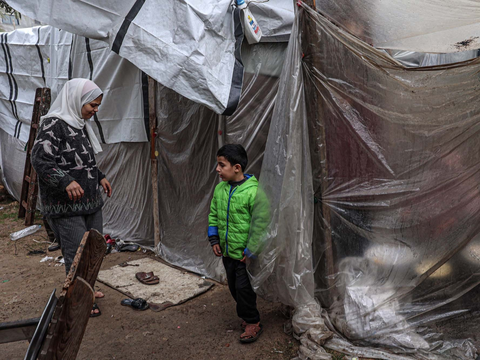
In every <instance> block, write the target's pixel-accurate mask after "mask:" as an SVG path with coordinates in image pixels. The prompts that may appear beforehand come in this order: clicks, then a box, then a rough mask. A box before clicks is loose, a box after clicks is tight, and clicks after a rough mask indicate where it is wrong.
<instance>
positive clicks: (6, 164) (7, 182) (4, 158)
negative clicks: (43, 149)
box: [0, 129, 26, 199]
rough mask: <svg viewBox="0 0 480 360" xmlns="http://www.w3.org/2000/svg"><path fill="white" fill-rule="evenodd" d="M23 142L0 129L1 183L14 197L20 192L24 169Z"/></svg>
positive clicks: (18, 197)
mask: <svg viewBox="0 0 480 360" xmlns="http://www.w3.org/2000/svg"><path fill="white" fill-rule="evenodd" d="M25 158H26V152H25V143H24V142H22V141H20V140H18V139H17V138H15V137H13V136H11V135H9V134H8V133H7V132H5V131H4V130H3V129H0V173H1V175H2V178H1V180H2V184H3V185H4V186H5V188H6V189H7V191H8V192H9V193H10V194H11V195H12V196H14V197H15V198H16V199H20V194H21V193H22V177H23V172H24V170H25Z"/></svg>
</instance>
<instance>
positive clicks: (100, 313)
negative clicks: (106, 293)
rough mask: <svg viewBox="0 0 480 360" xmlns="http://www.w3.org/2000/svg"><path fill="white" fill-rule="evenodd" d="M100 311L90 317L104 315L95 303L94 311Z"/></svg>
mask: <svg viewBox="0 0 480 360" xmlns="http://www.w3.org/2000/svg"><path fill="white" fill-rule="evenodd" d="M95 310H98V312H91V313H90V317H97V316H100V315H102V312H101V311H100V308H99V307H98V305H97V303H93V307H92V311H95Z"/></svg>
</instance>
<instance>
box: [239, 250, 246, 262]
mask: <svg viewBox="0 0 480 360" xmlns="http://www.w3.org/2000/svg"><path fill="white" fill-rule="evenodd" d="M242 254H243V259H242V260H240V262H243V263H244V262H245V261H247V256H246V255H245V251H243V252H242Z"/></svg>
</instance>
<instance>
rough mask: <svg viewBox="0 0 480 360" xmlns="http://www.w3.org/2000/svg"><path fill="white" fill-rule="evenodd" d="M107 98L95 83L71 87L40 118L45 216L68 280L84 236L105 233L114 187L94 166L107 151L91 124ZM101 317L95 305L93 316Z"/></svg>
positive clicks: (36, 158)
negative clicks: (106, 210)
mask: <svg viewBox="0 0 480 360" xmlns="http://www.w3.org/2000/svg"><path fill="white" fill-rule="evenodd" d="M102 98H103V93H102V91H101V90H100V89H99V87H98V86H97V85H95V83H94V82H92V81H90V80H87V79H73V80H70V81H68V82H67V83H66V84H65V86H64V87H63V89H62V90H61V91H60V93H59V94H58V97H57V98H56V99H55V101H54V103H53V104H52V106H51V108H50V111H49V112H48V114H47V115H45V116H42V117H41V119H40V127H39V129H38V133H37V138H36V140H35V144H34V146H33V150H32V164H33V167H34V169H35V171H36V172H37V174H38V180H39V185H40V197H41V200H42V205H43V213H44V215H46V216H47V219H48V221H49V223H50V225H51V227H52V229H53V231H54V233H55V236H56V238H57V239H58V240H59V243H60V246H61V249H62V254H63V257H64V259H65V270H66V272H67V274H68V272H69V271H70V266H71V265H72V262H73V259H74V258H75V254H76V252H77V248H78V246H79V245H80V242H81V240H82V238H83V235H84V234H85V232H86V231H88V230H91V229H96V230H98V231H99V232H100V233H102V231H103V219H102V206H103V199H102V196H101V194H100V186H101V187H102V188H103V190H104V191H105V193H106V194H107V196H109V197H110V196H111V195H112V187H111V186H110V183H109V182H108V180H107V179H106V178H105V175H104V174H103V173H102V172H101V171H100V170H99V169H98V167H97V164H96V162H95V154H97V153H98V152H100V151H102V148H101V146H100V143H99V142H98V139H97V137H96V136H95V133H94V132H93V129H92V127H91V125H90V122H89V121H87V120H88V119H90V118H91V117H92V116H93V115H95V113H96V112H97V111H98V107H99V106H100V104H101V103H102ZM95 295H96V297H103V294H101V293H96V294H95ZM100 314H101V312H100V310H99V309H98V306H97V304H94V306H93V310H92V313H91V316H92V317H93V316H99V315H100Z"/></svg>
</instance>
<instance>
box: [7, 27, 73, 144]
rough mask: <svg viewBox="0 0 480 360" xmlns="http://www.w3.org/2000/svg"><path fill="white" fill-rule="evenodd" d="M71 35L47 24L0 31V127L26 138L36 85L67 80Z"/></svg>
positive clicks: (53, 87) (54, 91)
mask: <svg viewBox="0 0 480 360" xmlns="http://www.w3.org/2000/svg"><path fill="white" fill-rule="evenodd" d="M71 37H72V35H71V34H69V33H66V32H65V31H62V32H60V31H58V30H56V29H53V28H52V27H50V26H42V27H35V28H29V29H19V30H15V31H12V32H9V33H1V34H0V44H1V45H0V64H1V65H0V128H1V129H3V130H4V131H6V132H7V133H8V134H10V135H12V136H14V137H16V138H17V139H20V140H22V141H27V140H28V136H29V133H30V127H29V124H30V121H31V119H32V112H33V101H34V100H35V89H36V88H38V87H44V86H48V87H50V88H51V89H52V93H53V94H52V96H53V95H56V89H57V84H63V83H64V82H65V81H66V80H68V61H66V59H68V54H69V50H70V43H71ZM58 86H60V85H58Z"/></svg>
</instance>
